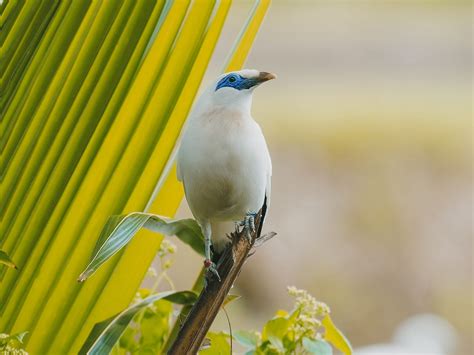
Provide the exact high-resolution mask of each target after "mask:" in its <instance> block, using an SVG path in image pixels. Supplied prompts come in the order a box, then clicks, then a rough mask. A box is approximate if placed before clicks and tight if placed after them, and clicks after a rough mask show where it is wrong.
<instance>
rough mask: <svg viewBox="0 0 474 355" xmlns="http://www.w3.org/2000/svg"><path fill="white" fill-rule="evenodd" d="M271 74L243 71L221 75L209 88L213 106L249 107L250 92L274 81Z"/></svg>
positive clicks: (252, 70)
mask: <svg viewBox="0 0 474 355" xmlns="http://www.w3.org/2000/svg"><path fill="white" fill-rule="evenodd" d="M275 78H276V76H275V75H274V74H271V73H267V72H261V71H258V70H255V69H244V70H239V71H234V72H230V73H225V74H223V75H221V76H220V77H219V78H218V79H217V80H216V81H215V82H214V83H213V84H212V85H211V87H210V88H209V92H208V93H209V94H210V95H211V96H212V101H213V103H214V104H218V105H226V106H238V105H244V106H248V107H250V104H251V101H252V92H253V90H254V89H255V88H256V87H257V86H259V85H260V84H262V83H264V82H266V81H268V80H272V79H275Z"/></svg>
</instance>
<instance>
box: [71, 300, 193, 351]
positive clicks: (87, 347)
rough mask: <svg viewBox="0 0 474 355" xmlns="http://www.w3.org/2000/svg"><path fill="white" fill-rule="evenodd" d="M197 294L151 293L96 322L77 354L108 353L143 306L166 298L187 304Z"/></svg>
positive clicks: (190, 302)
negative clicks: (121, 310)
mask: <svg viewBox="0 0 474 355" xmlns="http://www.w3.org/2000/svg"><path fill="white" fill-rule="evenodd" d="M196 299H197V295H196V293H194V292H192V291H179V292H174V291H167V292H160V293H157V294H154V295H151V296H149V297H147V298H145V299H143V300H142V301H140V302H139V303H137V304H135V305H133V306H131V307H129V308H127V309H126V310H124V311H123V312H121V313H119V314H117V315H115V316H113V317H110V318H109V319H106V320H105V321H103V322H100V323H97V324H96V325H95V326H94V328H93V329H92V331H91V333H90V334H89V337H88V338H87V340H86V342H85V343H84V345H83V347H82V349H81V350H80V351H79V354H92V355H99V354H108V353H110V351H111V350H112V348H113V346H114V345H115V343H116V342H117V341H118V340H119V338H120V336H121V335H122V333H123V332H124V331H125V329H126V328H127V326H128V325H129V324H130V322H131V321H132V319H133V317H135V315H136V314H137V313H138V312H140V311H141V310H143V309H144V308H145V307H147V306H149V305H150V304H152V303H154V302H156V301H158V300H167V301H170V302H173V303H176V304H181V305H187V304H192V303H194V302H195V301H196Z"/></svg>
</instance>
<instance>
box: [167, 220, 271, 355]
mask: <svg viewBox="0 0 474 355" xmlns="http://www.w3.org/2000/svg"><path fill="white" fill-rule="evenodd" d="M261 220H262V211H260V212H259V213H258V214H257V216H256V217H255V226H256V228H255V230H256V231H255V232H254V233H252V238H251V241H249V240H248V239H247V238H246V237H245V235H244V233H245V232H244V231H243V230H242V231H241V232H240V233H232V234H231V239H232V244H230V245H229V246H228V247H227V248H226V249H225V250H224V252H223V254H222V255H221V257H220V259H219V261H218V263H217V271H218V272H219V275H220V277H221V281H219V280H218V279H217V278H216V277H215V276H214V275H208V277H207V285H206V287H205V288H204V289H203V290H202V292H201V294H200V296H199V298H198V300H197V301H196V303H195V304H194V306H193V308H192V309H191V311H190V312H189V315H188V317H187V318H186V320H185V322H184V323H183V325H182V327H181V329H180V330H179V332H178V335H177V337H176V340H175V341H174V343H173V345H172V346H171V348H170V349H169V351H168V354H169V355H181V354H196V353H197V352H198V350H199V348H200V346H201V344H202V342H203V340H204V338H205V336H206V334H207V332H208V330H209V328H210V327H211V325H212V323H213V321H214V319H215V318H216V316H217V313H218V312H219V310H220V308H221V306H222V304H223V303H224V301H225V299H226V297H227V294H228V293H229V290H230V288H231V287H232V285H233V284H234V281H235V279H236V278H237V276H238V275H239V272H240V269H241V268H242V266H243V264H244V262H245V260H246V259H247V256H248V254H249V252H250V250H251V249H252V247H253V245H254V243H255V240H256V238H257V233H258V231H259V230H260V228H259V226H260V223H261Z"/></svg>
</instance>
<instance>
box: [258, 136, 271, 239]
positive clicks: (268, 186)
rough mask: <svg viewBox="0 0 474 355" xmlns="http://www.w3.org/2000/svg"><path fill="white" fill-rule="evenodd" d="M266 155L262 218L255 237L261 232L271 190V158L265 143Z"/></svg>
mask: <svg viewBox="0 0 474 355" xmlns="http://www.w3.org/2000/svg"><path fill="white" fill-rule="evenodd" d="M265 149H266V152H265V153H266V155H267V160H268V164H267V185H266V186H265V198H264V200H263V206H262V220H261V221H260V226H259V228H258V234H257V238H260V236H261V234H262V228H263V222H264V221H265V216H266V214H267V211H268V208H269V207H270V195H271V192H272V160H271V158H270V153H269V152H268V148H267V146H266V145H265Z"/></svg>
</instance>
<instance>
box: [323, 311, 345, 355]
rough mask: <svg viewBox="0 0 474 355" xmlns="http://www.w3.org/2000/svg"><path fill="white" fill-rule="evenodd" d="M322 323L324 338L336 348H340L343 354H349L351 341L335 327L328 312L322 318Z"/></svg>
mask: <svg viewBox="0 0 474 355" xmlns="http://www.w3.org/2000/svg"><path fill="white" fill-rule="evenodd" d="M322 324H323V326H324V329H325V333H324V339H326V340H327V341H328V342H330V343H331V344H332V345H333V346H334V347H335V348H336V349H338V350H340V351H341V352H342V353H343V354H344V355H351V354H352V346H351V343H350V342H349V340H348V339H347V338H346V337H345V336H344V334H342V332H341V331H340V330H339V329H338V328H337V327H336V325H335V324H334V322H333V321H332V319H331V317H330V316H329V314H328V315H326V317H324V318H323V320H322Z"/></svg>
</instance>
